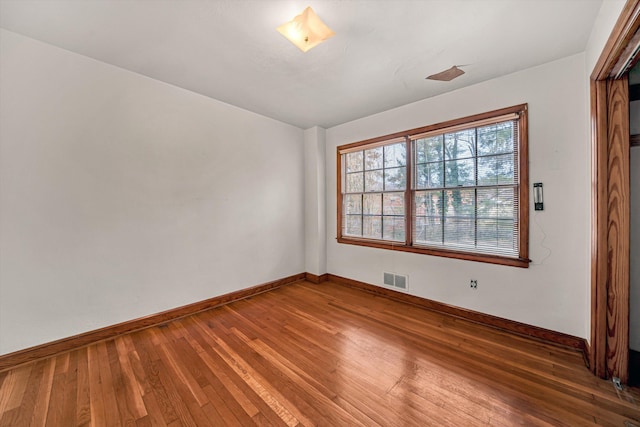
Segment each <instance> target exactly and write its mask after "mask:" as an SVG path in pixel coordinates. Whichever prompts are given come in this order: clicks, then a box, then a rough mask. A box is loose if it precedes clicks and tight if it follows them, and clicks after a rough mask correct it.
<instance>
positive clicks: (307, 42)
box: [276, 7, 336, 52]
mask: <svg viewBox="0 0 640 427" xmlns="http://www.w3.org/2000/svg"><path fill="white" fill-rule="evenodd" d="M276 29H277V30H278V31H279V32H280V34H282V35H283V36H285V37H286V38H287V39H289V41H290V42H291V43H293V44H295V45H296V46H298V48H300V50H301V51H303V52H306V51H308V50H309V49H311V48H312V47H315V46H317V45H319V44H320V43H322V42H323V41H325V40H326V39H328V38H329V37H333V36H334V35H335V34H336V33H334V32H333V31H332V30H331V28H329V27H327V25H326V24H325V23H324V22H322V20H321V19H320V18H319V17H318V15H316V13H315V12H314V11H313V9H311V7H307V8H306V9H305V10H304V11H303V12H302V13H301V14H300V15H298V16H296V17H295V18H293V19H292V20H291V21H289V22H287V23H286V24H282V25H280V26H279V27H278V28H276Z"/></svg>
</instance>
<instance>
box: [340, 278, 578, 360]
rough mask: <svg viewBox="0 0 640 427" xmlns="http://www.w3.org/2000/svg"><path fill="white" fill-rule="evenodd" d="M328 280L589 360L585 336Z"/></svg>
mask: <svg viewBox="0 0 640 427" xmlns="http://www.w3.org/2000/svg"><path fill="white" fill-rule="evenodd" d="M328 280H329V281H331V282H334V283H338V284H340V285H344V286H349V287H352V288H357V289H361V290H364V291H367V292H371V293H373V294H377V295H382V296H385V297H387V298H391V299H394V300H396V301H402V302H405V303H409V304H413V305H416V306H419V307H422V308H425V309H427V310H431V311H436V312H439V313H444V314H448V315H450V316H453V317H458V318H461V319H464V320H468V321H471V322H475V323H479V324H482V325H485V326H490V327H492V328H496V329H500V330H502V331H506V332H509V333H513V334H516V335H521V336H526V337H528V338H535V339H537V340H540V341H542V342H545V343H547V344H552V345H556V346H562V347H569V348H572V349H575V350H579V351H581V352H582V355H583V357H584V359H585V363H588V361H589V353H588V347H587V341H586V340H585V339H584V338H579V337H575V336H573V335H568V334H564V333H562V332H556V331H552V330H550V329H544V328H540V327H538V326H532V325H527V324H525V323H520V322H516V321H514V320H509V319H504V318H502V317H497V316H493V315H490V314H485V313H480V312H478V311H473V310H467V309H465V308H460V307H455V306H452V305H448V304H444V303H441V302H437V301H433V300H430V299H426V298H421V297H418V296H415V295H409V294H405V293H402V292H397V291H394V290H391V289H386V288H383V287H380V286H376V285H370V284H368V283H365V282H360V281H358V280H353V279H348V278H346V277H341V276H336V275H334V274H329V275H328Z"/></svg>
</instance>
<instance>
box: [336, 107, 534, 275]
mask: <svg viewBox="0 0 640 427" xmlns="http://www.w3.org/2000/svg"><path fill="white" fill-rule="evenodd" d="M527 111H528V104H520V105H515V106H512V107H507V108H502V109H498V110H494V111H489V112H486V113H480V114H476V115H473V116H468V117H462V118H458V119H454V120H449V121H446V122H441V123H437V124H433V125H428V126H424V127H420V128H416V129H410V130H407V131H402V132H396V133H393V134H390V135H385V136H381V137H376V138H372V139H367V140H364V141H359V142H354V143H350V144H345V145H341V146H339V147H337V150H336V156H337V160H336V165H337V180H336V187H337V199H336V200H337V202H338V205H337V213H338V218H337V219H338V220H337V234H336V235H337V238H336V240H337V242H338V243H345V244H350V245H357V246H367V247H373V248H379V249H388V250H395V251H402V252H412V253H419V254H424V255H433V256H440V257H446V258H455V259H462V260H468V261H477V262H485V263H491V264H499V265H507V266H513V267H521V268H527V267H529V263H530V262H531V260H530V259H529V163H528V162H529V143H528V134H529V132H528V118H527ZM513 113H516V114H518V116H519V117H518V123H519V130H518V132H519V141H518V177H519V182H518V190H519V191H518V203H519V208H518V223H519V224H518V226H519V228H518V243H519V247H518V257H517V258H516V257H514V258H512V257H507V256H500V255H492V254H486V253H474V252H463V251H457V250H454V249H444V248H442V249H441V248H437V249H436V248H431V247H429V248H428V247H422V246H413V241H412V240H413V221H412V220H411V217H412V216H413V212H414V206H413V204H414V201H413V197H412V194H413V191H414V189H413V188H411V187H412V186H411V185H410V183H411V182H412V180H413V167H414V165H413V160H412V159H413V153H412V149H413V148H412V146H413V144H412V143H411V141H410V137H411V136H413V135H418V134H423V133H428V132H435V131H438V130H442V129H445V128H451V127H454V126H455V127H461V129H463V128H465V126H468V127H466V128H475V127H477V126H478V125H477V123H478V122H481V121H483V120H490V119H494V118H499V117H500V116H505V115H508V114H513ZM399 139H404V140H405V141H406V142H407V159H410V160H409V161H408V162H407V172H406V173H407V186H406V188H405V190H404V192H405V206H406V209H407V210H406V211H405V212H406V216H405V230H406V231H405V239H406V240H405V242H404V243H400V242H391V241H386V240H376V239H370V238H358V237H352V236H348V237H347V236H343V235H342V207H343V193H342V178H343V177H342V169H343V167H342V154H344V153H345V152H349V151H358V148H359V147H363V146H371V145H383V144H386V143H388V142H389V141H391V142H392V141H394V140H396V141H397V140H399Z"/></svg>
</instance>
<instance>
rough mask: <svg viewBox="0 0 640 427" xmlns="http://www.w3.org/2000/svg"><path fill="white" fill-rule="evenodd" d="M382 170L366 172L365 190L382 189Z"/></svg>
mask: <svg viewBox="0 0 640 427" xmlns="http://www.w3.org/2000/svg"><path fill="white" fill-rule="evenodd" d="M382 189H383V186H382V170H377V171H369V172H365V173H364V191H382Z"/></svg>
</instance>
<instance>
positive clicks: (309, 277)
mask: <svg viewBox="0 0 640 427" xmlns="http://www.w3.org/2000/svg"><path fill="white" fill-rule="evenodd" d="M304 275H305V280H307V281H309V282H312V283H316V284H317V283H322V282H326V281H327V280H329V275H328V274H327V273H325V274H321V275H320V276H317V275H315V274H312V273H304Z"/></svg>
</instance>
